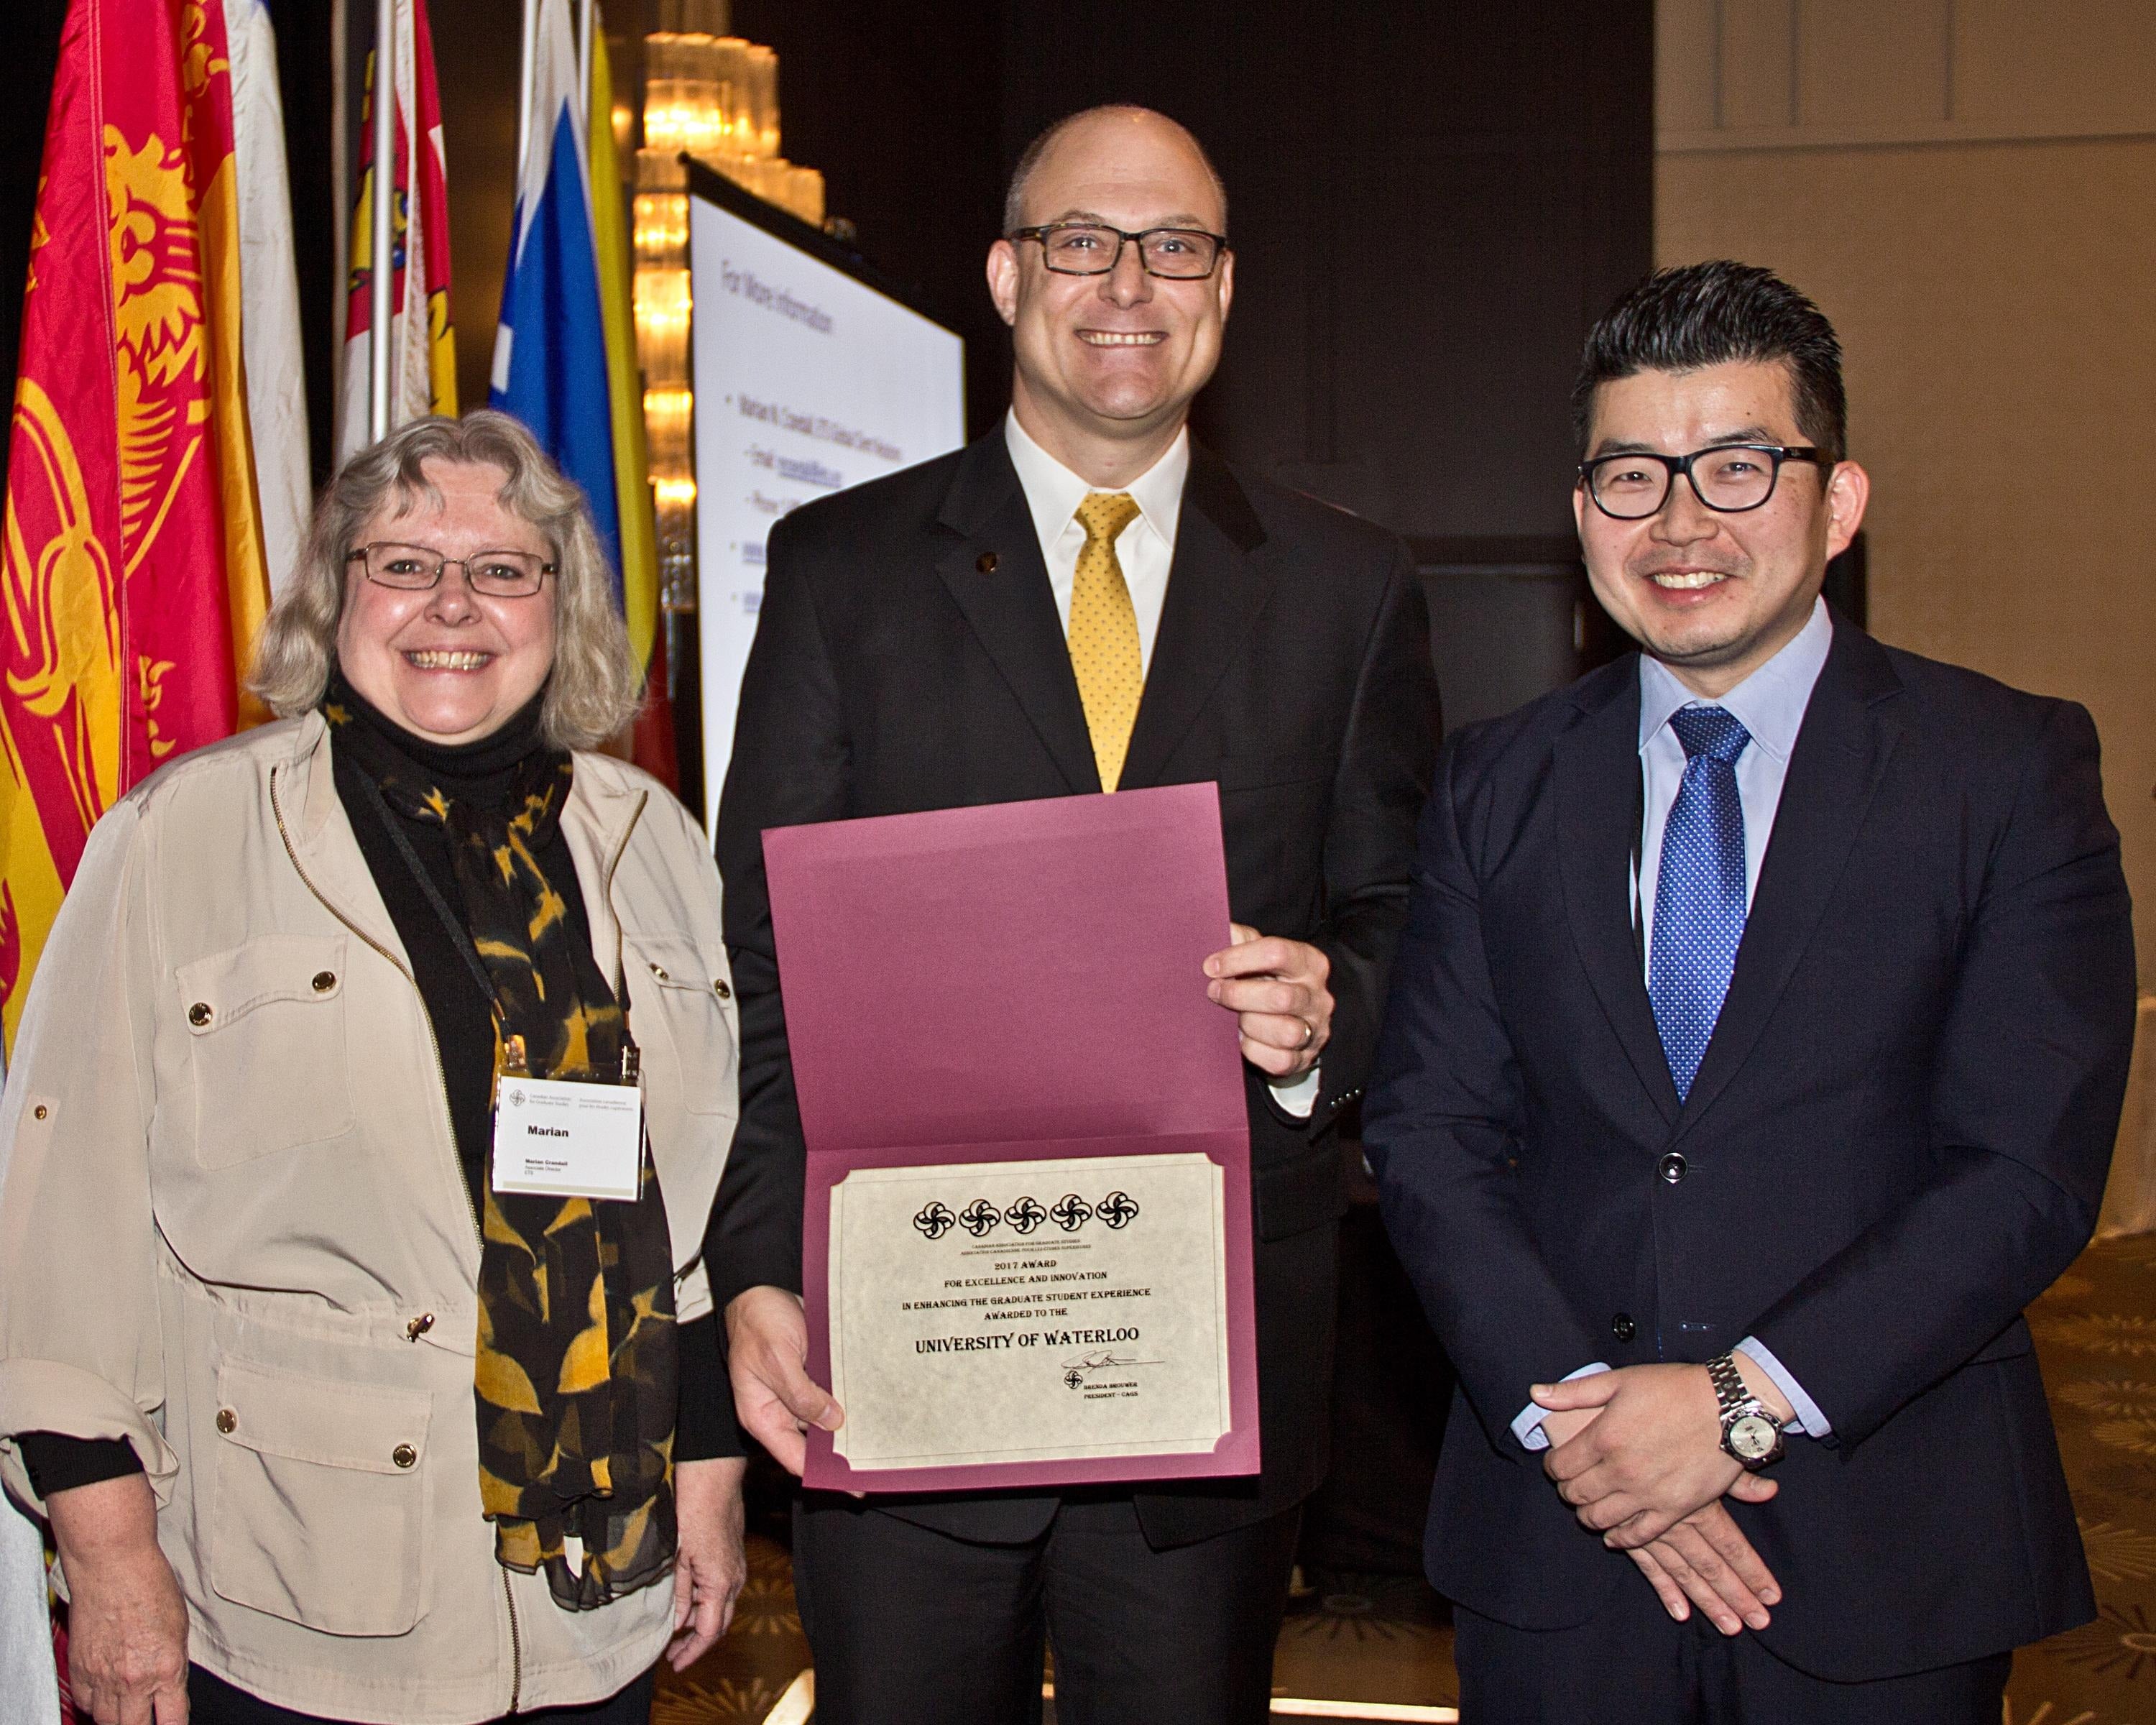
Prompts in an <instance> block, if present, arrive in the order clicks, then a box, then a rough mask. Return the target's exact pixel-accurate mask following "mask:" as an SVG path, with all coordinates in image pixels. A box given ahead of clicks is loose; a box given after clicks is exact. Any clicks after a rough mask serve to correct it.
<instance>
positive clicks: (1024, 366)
mask: <svg viewBox="0 0 2156 1725" xmlns="http://www.w3.org/2000/svg"><path fill="white" fill-rule="evenodd" d="M1011 198H1012V205H1013V209H1012V214H1011V219H1010V222H1009V227H1008V229H1007V231H1006V233H1005V234H1004V237H1003V238H1001V239H998V240H997V241H996V242H995V243H994V244H993V245H992V246H991V247H990V248H989V250H988V290H989V292H990V294H991V295H993V299H994V300H995V304H996V307H997V310H998V311H1000V312H1001V313H1002V315H1003V317H1004V321H1005V322H1006V323H1008V324H1009V326H1011V332H1012V347H1013V352H1014V362H1015V363H1014V372H1013V377H1012V384H1011V398H1012V399H1011V411H1010V414H1009V418H1007V419H1006V420H1005V421H1004V423H1002V424H998V426H997V427H996V428H995V429H993V431H991V432H990V433H989V434H988V435H987V436H986V437H983V438H982V439H979V440H978V441H977V442H975V443H974V444H972V445H971V446H970V447H969V448H968V449H963V450H962V451H960V452H959V453H957V454H953V455H950V456H947V457H945V458H943V459H940V460H937V461H932V462H929V463H927V465H923V466H921V467H917V468H914V469H912V470H910V471H908V472H906V473H901V474H897V475H893V476H892V477H891V478H888V479H885V480H880V481H877V482H875V483H874V484H870V485H861V486H860V487H858V488H856V489H855V490H850V491H845V492H842V493H840V494H839V495H836V496H834V497H830V498H828V499H825V500H824V501H820V502H816V503H812V504H809V505H808V506H805V507H803V508H802V509H800V510H798V511H795V512H794V513H793V514H792V515H789V516H787V517H786V518H785V520H784V521H782V522H780V523H779V525H778V526H777V527H776V528H775V529H774V530H773V532H772V535H771V539H770V544H769V547H768V567H767V580H766V583H765V590H764V601H763V608H762V614H761V618H760V620H759V622H758V624H757V637H756V644H755V647H754V649H753V651H752V653H751V655H750V658H749V662H748V666H747V675H746V677H745V679H744V680H743V683H742V696H741V708H740V719H739V722H738V728H737V734H736V741H735V745H734V753H733V762H732V766H731V770H730V772H729V773H728V775H727V778H726V793H725V797H724V798H723V800H722V802H721V805H720V808H721V812H720V817H719V834H718V850H719V860H720V863H721V866H722V868H723V870H724V872H725V875H726V940H727V944H728V947H729V950H730V952H731V954H732V958H733V977H734V984H735V987H736V988H737V989H738V991H739V993H740V1000H741V1012H742V1118H741V1123H740V1126H739V1127H738V1129H737V1132H736V1134H735V1137H734V1147H733V1152H732V1156H731V1161H730V1162H729V1163H728V1166H727V1169H726V1183H725V1184H724V1186H723V1187H722V1188H721V1191H720V1194H719V1198H718V1202H717V1204H716V1208H715V1209H714V1212H713V1217H712V1224H711V1234H710V1236H709V1240H708V1247H707V1252H706V1263H707V1264H708V1266H710V1268H711V1273H712V1276H713V1277H714V1279H715V1286H714V1293H715V1296H716V1299H717V1301H718V1303H719V1305H720V1306H721V1308H722V1309H723V1310H724V1311H725V1312H726V1325H727V1334H728V1337H729V1342H730V1347H731V1358H730V1364H731V1370H732V1373H733V1380H734V1387H735V1392H736V1399H737V1404H738V1406H739V1409H740V1411H741V1416H742V1422H743V1423H744V1424H745V1425H747V1428H748V1429H749V1430H751V1431H752V1432H754V1433H755V1434H756V1435H757V1437H758V1438H760V1439H761V1440H762V1441H763V1442H764V1444H765V1445H767V1446H768V1447H769V1448H770V1449H771V1450H772V1451H773V1454H774V1455H777V1456H778V1458H779V1460H780V1461H783V1462H784V1463H785V1464H786V1465H787V1466H789V1467H792V1468H793V1469H794V1470H795V1471H797V1472H798V1471H799V1469H800V1467H801V1463H802V1453H803V1441H802V1436H801V1433H802V1431H803V1429H804V1427H805V1425H807V1424H808V1423H809V1422H812V1421H813V1422H814V1423H817V1424H819V1425H824V1426H827V1427H835V1426H836V1425H838V1423H839V1419H840V1417H841V1415H840V1413H839V1409H837V1408H836V1406H835V1405H834V1404H833V1402H832V1399H831V1398H830V1396H829V1394H827V1393H826V1392H825V1390H824V1389H823V1388H822V1387H821V1386H819V1385H817V1384H814V1383H812V1382H811V1381H810V1380H809V1378H808V1375H807V1373H806V1372H805V1371H804V1369H803V1356H804V1348H805V1345H806V1337H805V1332H804V1330H803V1321H802V1308H801V1301H800V1299H799V1296H798V1291H799V1289H800V1286H801V1281H800V1277H801V1224H802V1209H801V1206H802V1179H803V1155H804V1151H803V1142H802V1135H801V1122H800V1117H799V1113H798V1109H797V1108H796V1106H795V1103H794V1096H793V1075H792V1070H791V1067H790V1065H789V1064H788V1054H787V1039H786V1021H785V1015H784V1009H783V1002H782V999H781V987H780V985H781V980H782V978H781V975H780V973H779V970H778V964H777V958H776V954H775V952H774V949H773V937H772V926H771V916H770V905H769V898H768V893H767V886H766V884H765V880H764V874H763V859H762V850H761V839H762V834H763V832H764V830H765V829H767V828H769V827H775V826H785V825H789V824H794V823H797V822H803V821H819V820H832V819H841V818H846V817H853V816H861V815H878V814H895V813H901V812H906V811H911V810H916V809H943V808H952V807H958V806H964V805H970V804H978V803H1001V802H1013V801H1019V800H1023V799H1026V798H1039V797H1061V796H1069V795H1072V794H1076V793H1096V792H1108V791H1114V790H1116V789H1117V788H1130V787H1132V786H1140V785H1161V784H1175V783H1200V782H1204V781H1207V780H1212V781H1215V782H1217V783H1219V788H1220V807H1221V819H1222V824H1223V829H1224V839H1225V842H1226V851H1227V865H1228V885H1229V901H1230V904H1231V906H1232V908H1233V912H1234V915H1235V918H1236V919H1237V920H1236V926H1235V928H1234V929H1233V930H1232V937H1233V940H1234V942H1235V944H1233V945H1232V946H1227V947H1224V949H1223V950H1222V951H1220V952H1216V953H1214V955H1213V956H1212V957H1210V958H1209V959H1208V960H1207V961H1206V970H1207V973H1206V975H1204V976H1199V975H1195V974H1193V977H1192V978H1191V986H1192V987H1193V988H1206V989H1208V991H1209V993H1210V996H1211V998H1212V999H1214V1000H1215V1001H1217V1002H1218V1003H1219V1004H1220V1005H1221V1007H1223V1008H1224V1009H1227V1010H1229V1011H1232V1012H1234V1013H1235V1014H1237V1015H1238V1019H1239V1022H1240V1029H1241V1033H1242V1049H1243V1053H1244V1056H1245V1089H1246V1091H1247V1096H1248V1101H1249V1115H1250V1159H1251V1169H1252V1189H1253V1198H1254V1209H1255V1229H1256V1234H1257V1240H1256V1242H1255V1251H1254V1271H1255V1276H1254V1280H1255V1304H1256V1318H1257V1350H1258V1375H1259V1390H1258V1404H1259V1415H1260V1425H1261V1428H1262V1432H1261V1436H1262V1447H1263V1451H1264V1471H1263V1473H1262V1474H1261V1475H1260V1476H1257V1477H1255V1478H1248V1479H1233V1480H1216V1481H1191V1482H1184V1483H1181V1484H1163V1485H1160V1486H1146V1487H1142V1488H1140V1489H1138V1490H1137V1491H1129V1490H1123V1491H1115V1490H1102V1489H1091V1490H1085V1491H1073V1492H1068V1493H1064V1494H1061V1495H1060V1496H1059V1495H1058V1494H1055V1493H1053V1492H1024V1493H1019V1494H1011V1493H1007V1492H998V1493H987V1492H973V1493H963V1492H962V1493H946V1494H940V1495H937V1496H933V1497H925V1496H918V1495H916V1496H911V1497H878V1498H875V1499H873V1500H870V1501H867V1502H857V1501H855V1500H852V1499H850V1498H848V1497H843V1496H836V1495H832V1494H826V1493H810V1494H808V1496H807V1497H805V1498H804V1500H803V1502H802V1504H801V1506H800V1508H799V1510H798V1513H797V1516H796V1518H795V1522H794V1530H795V1540H794V1548H793V1555H794V1574H795V1579H796V1584H797V1586H798V1590H799V1596H800V1600H801V1610H802V1620H803V1624H804V1625H805V1626H806V1628H807V1630H808V1638H809V1642H810V1645H811V1646H812V1648H813V1649H814V1653H815V1657H816V1691H817V1693H816V1717H818V1719H819V1720H827V1721H830V1722H834V1725H849V1722H870V1725H906V1722H908V1721H920V1722H922V1725H931V1722H933V1725H958V1722H966V1721H976V1720H978V1721H982V1722H988V1725H1015V1722H1019V1721H1024V1720H1033V1719H1037V1718H1038V1717H1039V1714H1040V1708H1041V1667H1042V1643H1043V1639H1044V1635H1045V1638H1046V1639H1047V1640H1050V1641H1051V1642H1052V1643H1053V1645H1054V1650H1055V1686H1056V1710H1057V1716H1058V1717H1059V1718H1060V1719H1062V1720H1064V1721H1065V1722H1066V1725H1069V1722H1074V1721H1075V1722H1079V1725H1086V1722H1103V1725H1106V1722H1114V1725H1144V1722H1147V1721H1158V1722H1160V1725H1171V1722H1173V1725H1208V1722H1215V1725H1255V1722H1257V1721H1260V1720H1261V1719H1263V1718H1264V1717H1265V1714H1266V1712H1267V1711H1268V1698H1269V1696H1270V1685H1271V1672H1272V1648H1273V1640H1274V1637H1275V1635H1276V1633H1277V1630H1278V1627H1279V1624H1280V1619H1281V1608H1282V1604H1283V1603H1284V1600H1285V1596H1286V1587H1287V1578H1288V1572H1289V1568H1290V1565H1291V1560H1292V1557H1293V1553H1294V1547H1295V1538H1296V1525H1297V1521H1298V1517H1299V1513H1300V1512H1299V1506H1300V1504H1301V1501H1302V1500H1303V1498H1305V1497H1307V1496H1308V1495H1309V1493H1310V1492H1311V1491H1312V1490H1313V1489H1314V1488H1315V1487H1316V1486H1317V1482H1318V1481H1319V1479H1320V1478H1321V1477H1322V1474H1323V1471H1324V1437H1325V1430H1326V1408H1327V1394H1328V1391H1329V1389H1330V1377H1331V1363H1332V1319H1333V1299H1334V1292H1333V1289H1334V1255H1335V1251H1336V1246H1337V1221H1338V1219H1339V1216H1340V1214H1341V1211H1342V1188H1341V1181H1340V1168H1339V1147H1338V1144H1337V1142H1336V1141H1335V1139H1334V1138H1333V1137H1332V1135H1331V1133H1330V1127H1331V1126H1332V1122H1333V1121H1334V1119H1335V1117H1336V1115H1337V1111H1338V1109H1339V1108H1340V1106H1341V1105H1342V1104H1343V1103H1345V1102H1347V1101H1350V1100H1351V1099H1353V1097H1355V1096H1358V1095H1359V1094H1360V1092H1361V1089H1362V1086H1363V1081H1364V1076H1365V1074H1366V1072H1367V1070H1368V1065H1369V1062H1370V1060H1371V1059H1372V1057H1373V1052H1374V1049H1375V1045H1376V1040H1377V1028H1378V1017H1379V1012H1380V1009H1381V1007H1382V1004H1383V998H1384V986H1385V978H1386V974H1387V970H1388V967H1389V963H1390V960H1391V957H1392V948H1393V944H1394V941H1395V939H1396V938H1397V937H1398V934H1399V927H1400V925H1401V923H1402V922H1403V921H1404V917H1405V915H1406V901H1407V874H1408V863H1409V857H1410V855H1412V853H1413V850H1414V820H1415V814H1416V812H1417V810H1418V809H1419V808H1420V806H1421V804H1422V802H1423V800H1424V798H1425V797H1426V796H1427V794H1428V790H1429V784H1430V766H1431V763H1432V762H1433V760H1434V758H1435V754H1436V750H1437V708H1436V690H1435V679H1434V676H1433V675H1432V672H1431V670H1430V649H1429V639H1428V630H1429V624H1428V619H1427V617H1426V614H1425V610H1424V600H1423V596H1422V589H1421V588H1420V586H1419V583H1418V580H1417V577H1416V574H1415V571H1414V563H1413V561H1412V559H1411V558H1410V557H1409V553H1408V551H1407V549H1406V547H1404V546H1403V545H1401V544H1400V543H1399V541H1398V540H1396V539H1394V538H1393V537H1391V536H1389V535H1388V534H1385V533H1383V532H1381V531H1378V530H1377V529H1376V528H1373V527H1371V526H1368V525H1366V524H1364V523H1363V522H1361V521H1356V520H1354V519H1353V517H1351V516H1346V515H1343V514H1341V513H1339V512H1338V511H1334V510H1330V509H1327V508H1324V507H1322V506H1319V505H1317V504H1315V503H1312V502H1311V501H1309V500H1307V499H1306V498H1303V497H1300V496H1297V495H1293V494H1291V493H1290V492H1287V491H1285V490H1281V489H1280V488H1279V487H1277V486H1276V485H1270V484H1267V483H1266V482H1265V481H1264V480H1260V479H1259V478H1258V477H1257V476H1256V475H1254V474H1251V473H1249V472H1246V471H1245V470H1241V469H1240V468H1235V467H1232V466H1230V465H1229V464H1227V463H1226V462H1224V461H1222V460H1221V459H1219V457H1217V456H1215V455H1214V454H1211V453H1210V452H1209V451H1208V450H1206V449H1203V448H1201V447H1199V446H1198V445H1197V444H1194V443H1193V442H1192V440H1191V439H1190V436H1189V434H1188V430H1187V429H1186V428H1185V421H1186V420H1187V418H1188V415H1189V410H1190V403H1191V398H1193V396H1194V395H1196V393H1198V391H1199V389H1201V388H1204V384H1205V382H1206V380H1207V379H1208V378H1209V377H1211V376H1212V373H1213V368H1214V364H1215V362H1217V361H1218V359H1219V353H1220V344H1221V336H1222V330H1223V326H1224V324H1225V321H1226V319H1227V315H1228V307H1229V299H1230V297H1231V294H1232V290H1233V287H1234V280H1235V258H1234V254H1232V253H1231V252H1230V250H1229V247H1228V243H1227V241H1226V239H1225V238H1224V234H1225V231H1226V220H1227V207H1226V203H1225V202H1224V198H1223V197H1222V194H1221V191H1220V185H1219V177H1218V176H1217V175H1216V174H1214V172H1213V169H1212V167H1211V164H1210V163H1209V162H1207V161H1206V159H1205V155H1204V151H1202V150H1200V149H1199V146H1198V144H1197V142H1196V141H1195V140H1194V139H1193V138H1192V137H1191V136H1190V134H1189V133H1188V132H1187V131H1184V130H1183V128H1182V127H1181V126H1178V125H1176V124H1175V123H1174V122H1173V121H1169V120H1167V119H1165V118H1163V116H1160V115H1158V114H1155V113H1152V112H1149V111H1148V110H1145V109H1142V108H1127V107H1121V108H1106V109H1096V110H1091V111H1089V112H1087V113H1084V114H1081V115H1077V116H1073V117H1072V118H1070V119H1069V120H1067V121H1064V122H1062V123H1061V124H1060V125H1059V126H1056V127H1055V128H1054V129H1053V130H1052V131H1050V132H1049V133H1048V134H1047V135H1045V137H1044V138H1043V139H1042V140H1041V141H1039V143H1038V144H1036V145H1035V146H1034V148H1032V149H1030V150H1029V151H1027V152H1026V155H1025V157H1024V160H1023V161H1022V162H1021V163H1020V167H1019V172H1018V173H1017V174H1016V175H1015V176H1014V183H1013V188H1012V193H1011ZM1261 931H1262V933H1261ZM1230 934H1231V931H1229V930H1223V931H1222V935H1223V937H1224V938H1227V937H1229V936H1230ZM865 957H867V958H868V959H869V960H870V963H868V964H867V965H866V967H865V969H864V977H865V985H866V986H870V987H882V988H887V989H888V990H890V991H891V1011H893V1012H908V1011H913V1010H916V1009H917V1007H916V999H917V998H918V997H919V996H920V995H922V994H927V993H932V992H933V990H934V989H935V988H937V986H938V983H939V981H940V979H939V978H936V977H932V976H929V977H880V976H878V975H876V974H875V969H874V965H873V955H872V954H871V955H865ZM922 1081H923V1082H924V1083H925V1082H929V1081H931V1079H930V1077H929V1076H928V1075H924V1076H923V1080H922Z"/></svg>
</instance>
